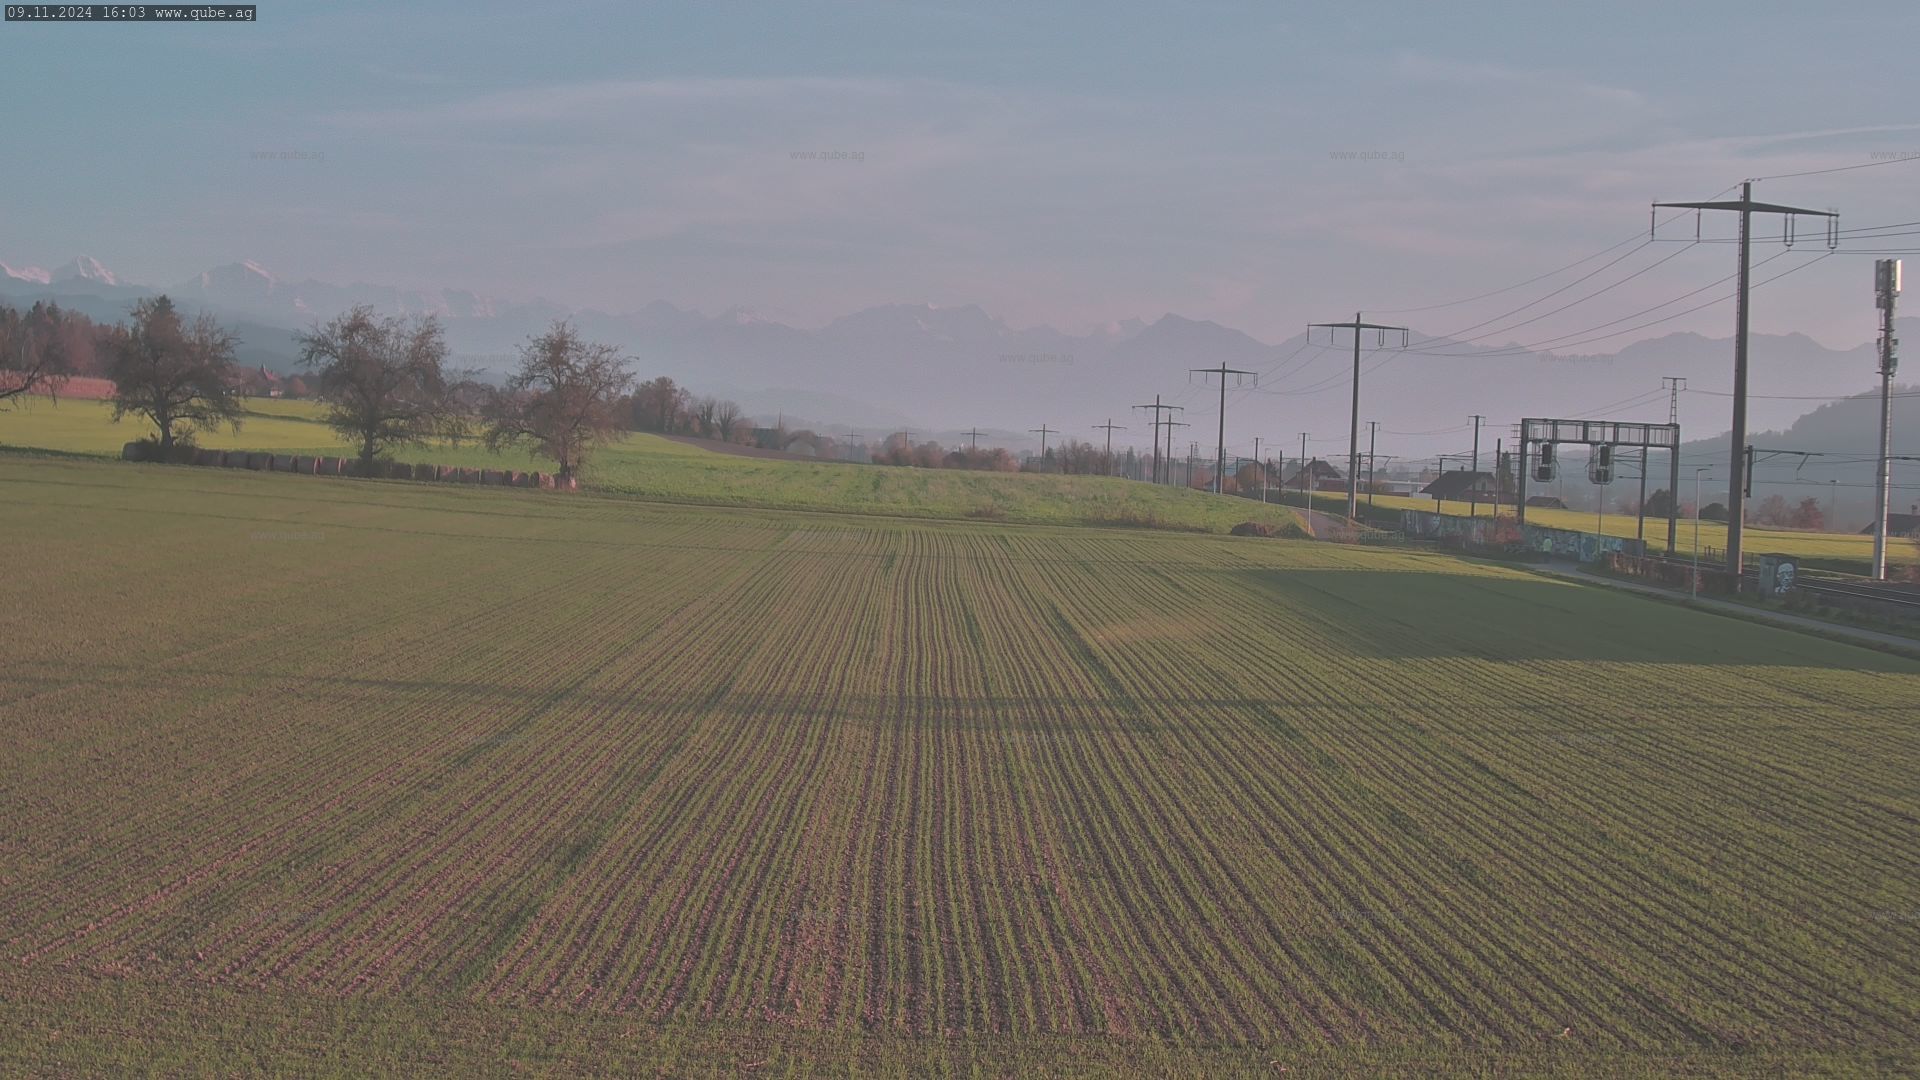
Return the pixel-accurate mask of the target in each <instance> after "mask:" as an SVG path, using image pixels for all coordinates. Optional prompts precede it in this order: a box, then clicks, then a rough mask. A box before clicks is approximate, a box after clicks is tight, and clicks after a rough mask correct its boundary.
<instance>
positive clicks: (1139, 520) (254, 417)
mask: <svg viewBox="0 0 1920 1080" xmlns="http://www.w3.org/2000/svg"><path fill="white" fill-rule="evenodd" d="M248 408H249V409H251V410H253V413H252V414H250V415H248V416H247V417H246V418H245V420H244V423H243V425H242V427H241V430H240V431H239V432H238V433H235V432H232V431H229V430H226V429H221V430H219V431H210V432H206V433H203V434H202V435H201V436H200V444H201V445H203V446H208V447H213V448H216V449H228V450H261V451H270V452H273V453H283V454H328V455H344V456H349V457H351V456H352V455H353V454H354V452H355V451H354V450H353V448H352V447H351V446H349V445H347V444H346V443H344V442H342V441H341V440H340V439H339V437H338V436H337V435H335V433H334V432H333V431H332V430H331V429H330V428H328V427H327V426H326V425H325V424H323V423H321V422H320V419H319V417H320V408H319V406H318V405H316V404H314V403H312V402H306V401H282V400H269V399H252V400H251V401H249V403H248ZM111 418H112V410H111V408H110V407H109V406H108V405H107V404H106V403H105V402H99V401H61V402H60V403H59V404H58V405H57V406H56V405H55V404H53V403H52V402H49V401H45V400H39V401H34V402H32V403H31V404H30V405H29V406H28V407H26V408H19V409H13V410H0V447H6V446H11V447H15V448H26V449H40V450H54V451H58V452H60V453H65V454H84V455H92V456H98V457H118V456H119V454H120V448H121V447H122V446H123V445H124V444H126V443H128V442H131V441H133V440H135V439H138V438H141V437H143V436H145V435H147V434H149V433H150V432H149V431H148V429H147V428H145V427H143V426H142V425H141V424H140V423H139V422H138V421H136V420H134V419H128V420H124V421H122V422H120V423H118V424H115V423H113V422H112V419H111ZM395 456H397V457H398V458H399V459H400V460H403V461H427V462H432V463H434V464H439V465H471V466H479V467H483V468H494V469H525V470H533V469H542V470H544V469H551V468H552V467H553V466H552V463H551V462H546V461H542V460H540V459H537V458H534V457H532V456H531V455H529V454H527V453H525V452H507V453H503V454H490V453H488V452H487V451H486V450H484V449H482V448H480V447H478V446H474V445H471V444H468V445H465V446H460V447H453V446H446V445H440V446H434V447H429V448H420V449H403V450H401V451H400V452H399V453H398V454H396V455H395ZM583 482H584V483H585V484H586V485H587V486H588V487H590V488H593V489H595V490H599V491H602V492H611V493H617V494H622V495H630V496H634V497H636V498H643V499H653V500H663V501H670V502H682V503H698V504H703V505H713V506H753V507H766V508H782V509H796V508H797V509H806V510H819V511H827V512H851V513H866V514H892V515H903V516H908V517H922V518H983V519H989V520H995V521H1014V522H1028V523H1052V524H1064V525H1086V524H1094V525H1100V524H1108V525H1135V526H1145V527H1150V528H1163V529H1173V530H1191V531H1198V532H1226V531H1227V530H1228V529H1230V528H1232V527H1233V526H1234V525H1236V524H1239V523H1240V522H1243V521H1249V520H1252V521H1263V522H1269V523H1272V524H1275V525H1279V526H1282V527H1283V528H1286V529H1297V528H1298V527H1299V526H1298V522H1297V519H1296V518H1295V517H1294V515H1293V514H1292V512H1290V511H1288V510H1286V509H1285V508H1283V507H1279V506H1271V507H1262V506H1260V505H1259V504H1258V503H1253V502H1248V501H1246V500H1243V499H1221V498H1216V497H1213V496H1210V495H1208V494H1206V493H1203V492H1197V491H1184V490H1180V489H1177V488H1168V487H1159V486H1155V485H1152V484H1138V483H1132V482H1129V481H1125V480H1117V479H1109V478H1107V477H1098V476H1039V475H1031V474H1007V473H979V472H965V471H957V470H947V469H907V468H896V467H891V466H852V465H845V464H835V463H831V462H807V461H779V460H765V459H755V458H748V457H741V456H738V455H733V454H723V453H715V452H712V451H708V450H706V449H703V448H701V447H697V446H689V445H686V444H684V443H679V442H675V441H673V440H671V439H662V438H659V437H657V436H653V435H644V434H634V435H630V436H628V437H627V438H626V439H625V440H624V441H623V442H621V443H620V444H618V445H616V446H612V447H609V448H607V449H606V450H604V451H602V452H601V453H600V454H598V455H597V456H596V457H595V458H594V459H593V460H592V461H591V462H589V464H588V467H587V470H586V473H585V477H584V481H583Z"/></svg>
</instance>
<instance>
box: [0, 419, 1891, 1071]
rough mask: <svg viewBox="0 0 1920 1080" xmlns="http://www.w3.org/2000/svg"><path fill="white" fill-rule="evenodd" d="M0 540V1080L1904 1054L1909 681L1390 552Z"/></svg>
mask: <svg viewBox="0 0 1920 1080" xmlns="http://www.w3.org/2000/svg"><path fill="white" fill-rule="evenodd" d="M66 408H67V406H66V405H62V406H61V409H62V410H63V411H64V410H65V409H66ZM13 419H14V417H12V416H4V417H0V424H6V423H10V422H11V421H12V420H13ZM823 468H825V467H824V466H823ZM846 471H848V472H859V471H861V470H852V469H848V470H846ZM0 551H5V552H6V553H7V555H8V557H9V572H8V573H6V574H0V641H4V642H5V643H6V647H5V650H4V652H0V764H3V766H4V767H3V768H0V776H3V777H4V780H3V781H0V911H4V912H5V913H6V914H5V918H4V920H3V921H0V937H3V938H4V941H3V942H0V947H3V951H0V957H3V958H4V961H5V962H4V963H0V1071H3V1072H7V1073H16V1074H35V1075H40V1074H46V1075H90V1074H100V1073H113V1072H121V1071H142V1072H145V1071H160V1072H167V1073H186V1074H203V1073H210V1074H236V1073H237V1074H254V1073H275V1072H278V1073H299V1074H311V1073H338V1074H352V1075H364V1074H405V1075H420V1074H446V1075H473V1074H477V1073H494V1074H503V1075H507V1074H514V1073H523V1072H536V1073H551V1072H595V1073H602V1074H617V1075H634V1074H642V1073H644V1074H649V1075H652V1074H662V1075H689V1074H715V1075H722V1074H725V1075H739V1074H741V1073H743V1072H745V1073H746V1074H748V1075H756V1076H759V1075H773V1076H788V1075H816V1074H819V1075H845V1074H847V1073H848V1072H874V1073H887V1074H905V1073H947V1074H956V1075H993V1076H998V1075H1010V1074H1021V1075H1027V1074H1038V1073H1042V1072H1044V1073H1047V1074H1049V1075H1070V1074H1099V1073H1107V1072H1134V1073H1141V1074H1155V1075H1233V1074H1260V1075H1271V1074H1273V1073H1275V1072H1277V1070H1278V1069H1279V1068H1280V1067H1285V1068H1287V1069H1289V1070H1290V1071H1291V1072H1292V1073H1294V1074H1299V1075H1369V1076H1383V1075H1416V1074H1419V1075H1428V1074H1431V1073H1433V1072H1435V1071H1439V1072H1446V1073H1466V1072H1473V1073H1479V1074H1482V1075H1493V1074H1500V1075H1546V1074H1560V1075H1615V1076H1618V1075H1629V1076H1649V1077H1651V1076H1675V1075H1700V1076H1705V1075H1758V1074H1762V1073H1766V1074H1771V1075H1781V1074H1787V1075H1814V1074H1823V1075H1859V1074H1866V1073H1881V1074H1909V1075H1910V1074H1913V1073H1914V1072H1915V1071H1917V1070H1920V781H1916V777H1920V728H1916V725H1915V722H1914V721H1915V711H1916V706H1915V703H1916V702H1920V661H1913V660H1908V659H1903V658H1900V657H1896V656H1892V655H1887V654H1883V653H1879V652H1873V651H1869V650H1865V649H1862V648H1857V647H1854V646H1850V645H1846V644H1841V643H1838V642H1834V641H1829V640H1825V639H1822V638H1817V637H1811V636H1806V635H1801V634H1796V633H1793V632H1790V631H1787V630H1784V629H1779V628H1775V627H1771V626H1764V625H1759V624H1755V623H1750V622H1746V621H1741V620H1737V619H1730V618H1725V617H1720V616H1716V615H1713V614H1710V613H1707V612H1704V611H1699V610H1694V609H1690V608H1685V607H1680V606H1675V605H1670V604H1665V603H1659V602H1654V601H1649V600H1646V599H1643V598H1639V597H1636V596H1631V595H1627V594H1624V593H1620V592H1617V591H1613V590H1610V589H1606V588H1603V587H1596V586H1589V585H1583V584H1577V583H1571V582H1566V581H1560V580H1553V579H1549V578H1546V577H1542V576H1536V575H1533V574H1531V573H1528V572H1525V571H1523V570H1516V569H1510V568H1505V567H1499V566H1492V565H1487V564H1480V563H1473V562H1469V561H1463V560H1458V559H1453V558H1450V557H1447V556H1444V555H1440V554H1431V553H1423V552H1408V551H1397V550H1380V549H1372V548H1360V547H1349V546H1340V545H1333V544H1316V543H1313V542H1310V541H1293V540H1261V539H1254V538H1236V537H1226V536H1200V535H1182V534H1177V533H1169V532H1150V531H1141V530H1119V529H1098V528H1057V527H1049V526H1020V525H1008V524H1002V523H991V522H967V521H928V520H914V519H911V518H906V517H897V516H896V517H863V516H857V515H849V514H844V513H842V514H831V515H827V514H804V513H782V512H772V511H761V510H740V509H725V508H714V507H689V506H680V505H670V504H665V503H654V502H646V501H641V500H634V499H624V498H605V497H593V496H591V495H582V496H578V497H565V496H555V495H553V494H551V493H541V492H536V491H517V490H511V489H482V488H463V487H445V486H439V485H414V484H403V483H382V482H349V481H339V482H328V481H325V480H320V479H317V478H305V477H295V476H287V475H277V474H270V473H247V472H237V471H227V470H212V469H192V468H181V467H167V466H154V465H131V464H119V463H107V462H95V461H88V460H82V459H73V458H35V457H30V456H26V455H19V454H13V455H4V456H0Z"/></svg>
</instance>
